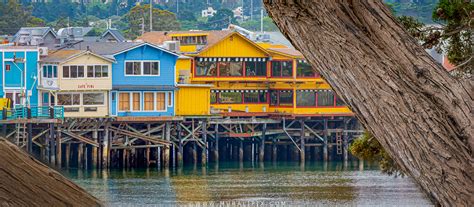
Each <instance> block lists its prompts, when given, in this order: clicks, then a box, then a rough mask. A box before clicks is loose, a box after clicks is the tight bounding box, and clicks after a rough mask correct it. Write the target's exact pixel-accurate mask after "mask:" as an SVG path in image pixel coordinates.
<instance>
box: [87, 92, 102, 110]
mask: <svg viewBox="0 0 474 207" xmlns="http://www.w3.org/2000/svg"><path fill="white" fill-rule="evenodd" d="M105 92H106V91H97V92H92V91H88V92H81V105H82V106H85V107H100V106H105V102H106V101H105V98H106V94H105ZM84 94H102V95H104V100H103V104H95V105H86V104H84Z"/></svg>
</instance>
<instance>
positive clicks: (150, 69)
mask: <svg viewBox="0 0 474 207" xmlns="http://www.w3.org/2000/svg"><path fill="white" fill-rule="evenodd" d="M125 74H126V75H160V62H158V61H154V62H150V61H146V62H126V63H125Z"/></svg>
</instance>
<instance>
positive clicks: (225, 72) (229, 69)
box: [218, 62, 243, 77]
mask: <svg viewBox="0 0 474 207" xmlns="http://www.w3.org/2000/svg"><path fill="white" fill-rule="evenodd" d="M218 64H219V76H224V77H232V76H242V75H243V73H242V69H243V65H242V62H219V63H218Z"/></svg>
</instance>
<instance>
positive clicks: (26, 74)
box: [0, 45, 40, 106]
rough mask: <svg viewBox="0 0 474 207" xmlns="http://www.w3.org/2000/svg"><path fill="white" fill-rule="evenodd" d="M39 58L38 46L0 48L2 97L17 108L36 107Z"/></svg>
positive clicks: (0, 86) (0, 89) (4, 46)
mask: <svg viewBox="0 0 474 207" xmlns="http://www.w3.org/2000/svg"><path fill="white" fill-rule="evenodd" d="M39 58H40V56H39V49H38V47H36V46H7V45H2V46H0V63H1V64H0V70H1V71H2V72H1V73H0V78H1V80H2V82H1V84H0V96H1V97H3V98H10V99H11V100H12V102H13V104H14V105H16V106H18V105H23V106H25V105H30V106H36V105H37V104H38V91H37V82H38V75H37V74H38V60H39Z"/></svg>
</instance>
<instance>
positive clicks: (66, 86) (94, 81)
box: [58, 54, 112, 91]
mask: <svg viewBox="0 0 474 207" xmlns="http://www.w3.org/2000/svg"><path fill="white" fill-rule="evenodd" d="M66 65H84V76H85V77H84V78H63V66H66ZM87 65H108V69H109V71H108V72H109V76H108V77H107V78H87ZM58 87H59V90H76V91H84V90H110V89H112V65H111V63H110V62H109V61H106V60H104V59H102V58H98V57H96V56H94V55H90V54H85V55H82V56H80V57H77V58H75V59H72V60H70V61H67V62H64V63H61V64H60V65H59V67H58Z"/></svg>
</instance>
